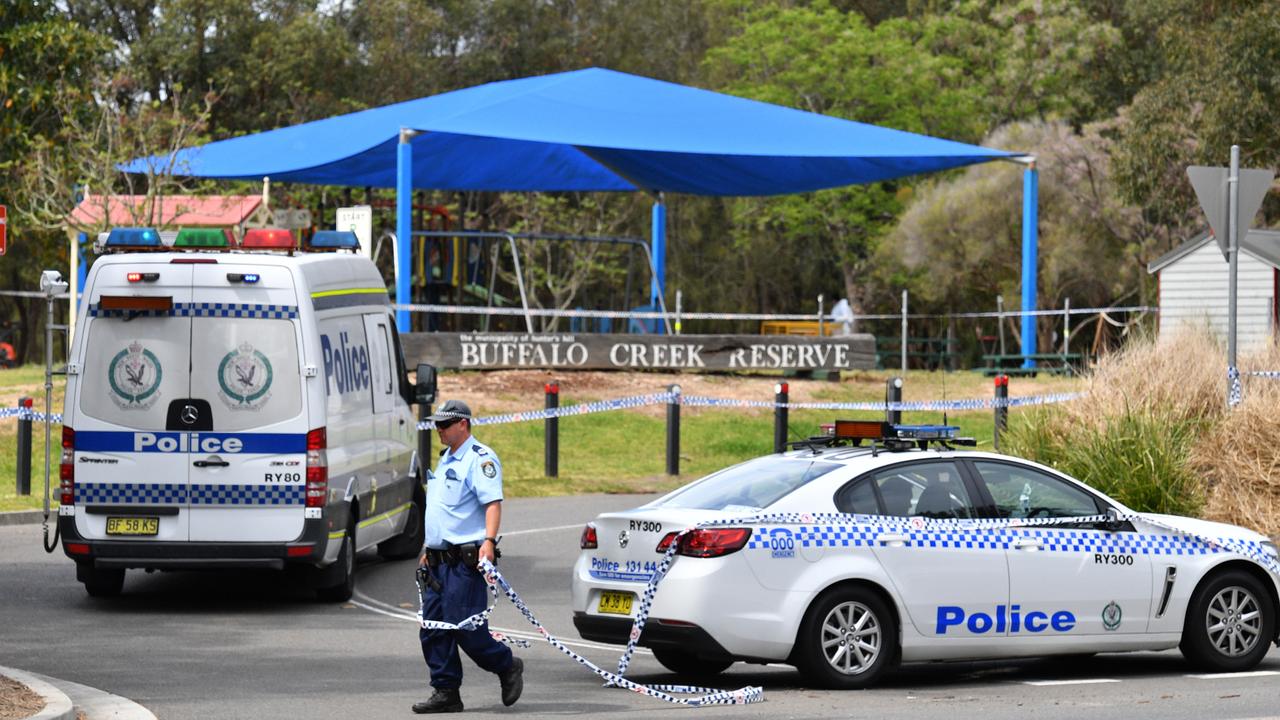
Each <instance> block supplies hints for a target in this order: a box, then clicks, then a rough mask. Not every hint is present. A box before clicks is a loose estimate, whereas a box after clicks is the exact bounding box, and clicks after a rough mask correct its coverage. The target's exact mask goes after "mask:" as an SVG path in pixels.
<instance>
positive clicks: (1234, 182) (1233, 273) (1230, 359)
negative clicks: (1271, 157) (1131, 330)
mask: <svg viewBox="0 0 1280 720" xmlns="http://www.w3.org/2000/svg"><path fill="white" fill-rule="evenodd" d="M1227 208H1228V209H1227V228H1228V229H1227V237H1228V238H1229V241H1228V242H1229V245H1228V249H1227V262H1228V263H1229V264H1230V269H1229V270H1228V272H1229V273H1230V275H1229V279H1228V281H1227V287H1228V289H1227V408H1228V409H1230V408H1232V407H1235V405H1236V403H1238V402H1240V390H1239V383H1240V375H1239V370H1238V369H1237V368H1236V280H1237V278H1238V277H1239V270H1240V228H1239V227H1237V226H1238V225H1239V223H1238V222H1236V217H1237V215H1238V214H1239V212H1240V146H1239V145H1232V146H1231V169H1230V171H1229V172H1228V174H1227Z"/></svg>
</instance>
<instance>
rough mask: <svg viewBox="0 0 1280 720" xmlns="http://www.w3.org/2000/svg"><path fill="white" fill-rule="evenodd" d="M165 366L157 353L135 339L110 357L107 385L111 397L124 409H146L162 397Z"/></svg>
mask: <svg viewBox="0 0 1280 720" xmlns="http://www.w3.org/2000/svg"><path fill="white" fill-rule="evenodd" d="M161 377H163V369H162V368H161V367H160V360H159V359H158V358H156V356H155V354H154V353H152V352H151V351H150V350H148V349H146V348H145V347H143V346H142V343H141V342H139V341H137V340H134V341H133V342H131V343H129V346H128V347H126V348H125V349H123V350H121V351H120V352H118V353H116V356H115V357H113V358H111V364H110V365H108V366H107V386H108V387H109V388H110V389H111V399H112V400H114V401H115V403H116V404H117V405H119V406H120V407H121V408H122V409H124V410H146V409H147V408H150V407H151V406H152V405H154V404H155V402H156V400H157V399H159V398H160V393H159V392H158V391H159V390H160V379H161Z"/></svg>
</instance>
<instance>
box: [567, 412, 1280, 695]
mask: <svg viewBox="0 0 1280 720" xmlns="http://www.w3.org/2000/svg"><path fill="white" fill-rule="evenodd" d="M954 432H955V428H949V427H939V426H933V427H914V428H913V427H903V426H892V425H888V424H886V423H879V422H861V421H849V422H837V423H836V424H835V427H834V428H833V433H832V434H831V437H827V438H819V439H814V440H813V441H811V442H810V443H808V444H806V445H804V446H802V447H800V448H799V449H796V450H794V451H791V452H787V453H784V454H775V455H769V456H765V457H760V458H756V459H754V460H749V461H747V462H744V463H742V464H740V465H735V466H733V467H730V468H728V469H725V470H721V471H719V472H717V473H714V474H712V475H709V476H707V477H705V478H702V479H701V480H698V481H695V482H693V483H690V484H689V485H686V486H684V487H682V488H680V489H678V490H676V491H674V492H672V493H670V494H668V495H666V496H664V497H662V498H659V499H657V500H655V501H653V502H651V503H649V504H647V505H644V506H641V507H638V508H635V509H634V510H629V511H626V512H614V513H605V514H603V515H600V516H599V517H597V518H596V519H595V520H594V521H593V522H591V523H589V524H588V525H587V526H586V527H585V528H584V529H583V532H582V538H581V548H582V552H581V555H580V556H579V558H578V560H577V563H576V565H575V566H574V570H573V584H572V596H573V602H572V606H573V612H574V615H573V620H574V625H575V626H576V627H577V629H578V632H579V633H580V634H581V635H582V637H583V638H585V639H588V640H594V641H600V642H610V643H625V642H627V640H628V637H629V635H630V633H631V631H632V628H633V625H634V621H635V620H636V618H637V616H638V615H640V614H641V613H645V611H646V610H647V617H646V620H645V623H644V625H643V632H642V634H641V635H640V637H639V645H641V646H646V647H649V648H651V649H652V650H653V653H654V655H655V657H656V658H657V659H658V661H659V662H661V663H662V664H663V665H664V666H666V667H667V668H668V669H670V670H672V671H674V672H677V673H682V674H688V675H706V674H709V673H718V672H721V671H723V670H724V669H726V668H728V667H729V666H730V665H731V664H733V663H734V662H737V661H745V662H752V663H773V662H784V663H790V664H794V665H795V666H797V667H798V668H799V669H800V670H801V671H802V673H803V674H804V676H805V677H806V678H807V679H809V680H810V681H811V682H813V683H814V684H816V685H819V686H824V687H833V688H860V687H865V686H867V685H870V684H872V683H874V682H875V681H876V680H877V679H878V678H881V677H882V676H883V675H884V673H885V672H886V671H888V670H890V669H891V668H893V667H894V666H895V665H897V664H898V663H901V662H918V661H936V660H962V659H979V658H1012V657H1027V656H1041V655H1055V654H1088V653H1096V652H1114V651H1133V650H1164V649H1168V648H1173V647H1178V648H1180V649H1181V651H1182V653H1183V655H1184V656H1185V657H1186V658H1187V660H1189V661H1190V662H1191V663H1192V664H1193V665H1195V666H1197V667H1199V668H1203V669H1207V670H1210V671H1242V670H1248V669H1250V668H1253V667H1255V666H1256V665H1258V663H1259V662H1261V660H1262V658H1263V656H1265V655H1266V654H1267V652H1268V651H1269V649H1270V647H1271V645H1272V644H1273V643H1277V642H1280V638H1278V637H1277V620H1276V618H1277V614H1278V611H1280V605H1278V603H1280V600H1278V598H1280V585H1278V580H1280V578H1277V575H1276V572H1277V570H1278V569H1280V566H1278V565H1277V556H1276V546H1275V545H1274V544H1273V543H1272V542H1270V541H1268V540H1267V539H1266V538H1265V537H1263V536H1262V535H1259V534H1258V533H1255V532H1252V531H1249V530H1246V529H1244V528H1240V527H1235V526H1232V525H1225V524H1221V523H1213V522H1206V521H1203V520H1196V519H1191V518H1185V517H1176V516H1168V515H1155V514H1148V513H1136V512H1133V511H1132V510H1130V509H1129V508H1126V507H1125V506H1123V505H1122V504H1120V503H1118V502H1116V501H1115V500H1113V499H1111V498H1109V497H1106V496H1105V495H1103V494H1101V493H1099V492H1097V491H1096V490H1094V489H1092V488H1090V487H1088V486H1087V485H1084V484H1083V483H1081V482H1079V481H1076V480H1074V479H1072V478H1070V477H1067V476H1066V475H1063V474H1062V473H1060V472H1057V471H1055V470H1053V469H1052V468H1049V467H1045V466H1043V465H1039V464H1036V463H1034V462H1029V461H1026V460H1021V459H1017V458H1013V457H1008V456H1005V455H998V454H992V453H985V452H978V451H973V450H958V449H955V446H956V445H957V444H958V442H960V441H959V440H957V439H955V438H954ZM969 442H970V443H971V442H972V441H969ZM690 528H694V529H692V530H689V529H690ZM686 531H687V532H686ZM673 542H674V543H676V550H675V551H674V555H672V556H671V558H672V561H671V564H670V567H669V570H668V571H667V572H666V574H665V576H664V577H660V579H659V581H658V584H657V586H656V594H655V595H654V596H653V599H652V603H651V607H647V608H646V607H644V605H645V603H644V591H645V588H646V587H647V584H648V583H649V581H650V579H651V578H652V577H653V576H654V573H655V572H657V573H659V574H660V572H661V570H662V568H663V565H662V562H663V559H664V553H665V551H667V550H668V548H669V546H670V545H671V543H673Z"/></svg>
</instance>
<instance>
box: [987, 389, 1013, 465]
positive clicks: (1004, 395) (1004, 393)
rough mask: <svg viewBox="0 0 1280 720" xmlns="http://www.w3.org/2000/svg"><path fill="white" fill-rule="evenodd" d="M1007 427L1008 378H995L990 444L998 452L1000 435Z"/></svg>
mask: <svg viewBox="0 0 1280 720" xmlns="http://www.w3.org/2000/svg"><path fill="white" fill-rule="evenodd" d="M1008 426H1009V376H1008V375H997V376H996V404H995V424H994V429H993V430H992V438H991V444H992V445H993V446H994V447H995V449H996V452H999V451H1000V433H1001V432H1002V431H1003V430H1004V429H1005V428H1006V427H1008Z"/></svg>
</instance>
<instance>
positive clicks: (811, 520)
mask: <svg viewBox="0 0 1280 720" xmlns="http://www.w3.org/2000/svg"><path fill="white" fill-rule="evenodd" d="M1134 521H1137V522H1140V523H1146V524H1149V525H1152V526H1154V527H1157V528H1160V529H1162V530H1166V531H1169V532H1173V533H1176V534H1178V535H1180V536H1183V537H1186V538H1190V539H1193V540H1195V541H1196V542H1198V543H1201V544H1202V546H1203V547H1202V548H1199V549H1197V548H1194V547H1187V546H1180V545H1177V544H1170V543H1165V544H1164V546H1163V547H1161V546H1160V544H1159V543H1158V542H1156V541H1147V542H1146V543H1145V544H1144V542H1143V541H1142V540H1141V538H1134V539H1135V540H1137V542H1135V543H1134V549H1135V551H1140V552H1142V553H1145V554H1151V553H1160V552H1165V553H1169V554H1176V555H1185V554H1195V553H1196V552H1197V550H1198V553H1199V554H1205V553H1207V552H1211V551H1212V552H1219V551H1225V552H1229V553H1233V554H1236V555H1239V556H1242V557H1245V558H1248V559H1250V560H1253V561H1255V562H1257V563H1258V564H1259V565H1261V566H1262V567H1263V568H1265V569H1266V570H1267V571H1269V572H1271V573H1272V574H1273V575H1276V576H1277V577H1280V558H1278V557H1277V556H1276V555H1275V554H1273V553H1272V552H1268V551H1267V549H1266V548H1265V547H1264V546H1263V545H1262V543H1260V542H1245V541H1241V540H1237V539H1235V538H1211V537H1208V536H1205V535H1201V534H1199V533H1194V532H1191V531H1189V530H1185V529H1183V528H1179V527H1177V526H1175V525H1172V524H1169V523H1166V522H1163V521H1160V520H1156V519H1154V518H1151V517H1148V516H1145V515H1141V514H1139V513H1116V514H1113V515H1088V516H1077V517H1060V518H1017V519H945V518H944V519H931V518H924V517H919V516H916V517H910V518H898V517H889V516H882V515H861V514H843V513H765V514H756V515H745V516H738V517H728V518H721V519H718V520H708V521H704V522H701V523H698V524H696V525H692V526H689V527H686V528H684V529H683V530H680V531H679V532H677V533H675V537H673V538H672V540H671V544H670V545H669V546H668V547H667V550H666V552H665V553H664V554H663V556H662V560H661V561H660V562H659V563H658V566H657V567H656V568H655V570H654V572H653V574H652V575H651V576H650V578H649V582H648V584H647V585H646V586H645V589H644V592H643V593H642V594H641V597H640V605H639V608H638V610H637V612H636V618H635V620H634V621H633V622H632V626H631V632H630V634H629V636H628V640H627V646H626V649H625V650H623V653H622V657H621V658H620V659H619V660H618V672H617V674H616V675H617V677H619V678H621V677H622V676H623V675H625V674H626V671H627V668H628V667H629V666H630V662H631V657H632V655H633V654H634V653H635V649H636V646H637V644H638V643H639V640H640V636H641V634H642V633H643V632H644V626H645V623H646V621H647V620H648V617H649V612H650V610H651V608H652V606H653V598H654V596H655V595H656V594H657V591H658V586H659V585H660V584H661V583H662V580H663V578H665V577H666V575H667V573H668V571H669V570H670V569H671V565H672V562H673V561H674V559H675V556H676V551H677V550H678V549H679V547H680V540H681V538H683V537H684V536H685V535H687V534H689V533H691V532H694V531H696V530H699V529H702V528H708V527H720V526H726V525H732V526H743V525H801V526H802V529H803V526H812V527H813V528H814V530H815V531H817V532H818V533H822V534H826V535H828V536H834V537H832V543H831V545H830V547H833V548H843V549H848V548H850V547H858V546H860V545H862V544H863V541H869V540H871V538H869V537H865V534H864V536H863V537H859V538H857V539H856V541H855V542H852V543H851V542H850V538H849V537H848V535H847V534H845V535H844V536H842V537H841V536H840V535H841V532H840V530H839V529H840V528H849V527H860V528H866V529H867V530H868V531H870V532H872V533H874V532H890V533H903V534H904V538H903V540H902V542H903V545H904V547H919V548H937V547H943V548H946V547H973V546H975V543H981V544H977V545H976V546H977V547H989V548H992V549H996V548H1003V549H1006V550H1007V549H1010V548H1011V547H1012V546H1013V545H1012V541H1013V539H1014V538H1012V537H1004V538H1001V537H995V538H986V539H977V540H975V539H974V538H973V537H972V536H963V533H966V532H969V533H975V532H999V531H1008V530H1018V529H1023V528H1050V527H1054V526H1081V525H1089V524H1099V523H1113V522H1129V523H1132V522H1134ZM1034 537H1035V538H1036V539H1044V540H1045V541H1046V544H1052V543H1050V542H1049V541H1052V540H1058V539H1060V540H1062V541H1063V542H1062V543H1061V545H1062V546H1063V547H1066V548H1070V549H1072V550H1073V551H1078V550H1079V548H1080V546H1081V543H1080V539H1079V538H1075V537H1063V538H1054V537H1045V536H1044V535H1043V533H1041V532H1039V531H1037V532H1036V533H1035V535H1034ZM866 545H867V546H870V542H866ZM1108 547H1111V548H1112V549H1115V548H1114V544H1111V545H1108Z"/></svg>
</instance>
